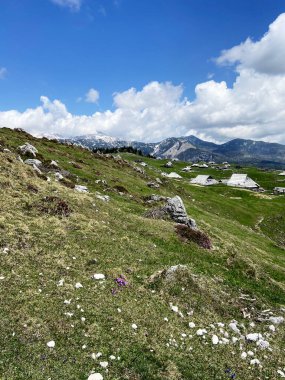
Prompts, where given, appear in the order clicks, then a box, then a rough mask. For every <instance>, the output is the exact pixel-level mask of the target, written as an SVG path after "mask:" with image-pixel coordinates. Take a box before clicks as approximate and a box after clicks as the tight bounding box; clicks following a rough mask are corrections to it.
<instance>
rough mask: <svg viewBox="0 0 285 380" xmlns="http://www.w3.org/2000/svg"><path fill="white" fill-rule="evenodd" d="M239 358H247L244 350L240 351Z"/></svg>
mask: <svg viewBox="0 0 285 380" xmlns="http://www.w3.org/2000/svg"><path fill="white" fill-rule="evenodd" d="M240 357H241V359H243V360H244V359H246V358H247V353H246V352H242V354H241V355H240Z"/></svg>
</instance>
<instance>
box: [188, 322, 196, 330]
mask: <svg viewBox="0 0 285 380" xmlns="http://www.w3.org/2000/svg"><path fill="white" fill-rule="evenodd" d="M188 326H189V327H190V329H194V327H196V325H195V323H194V322H189V324H188Z"/></svg>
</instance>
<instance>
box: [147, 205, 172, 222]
mask: <svg viewBox="0 0 285 380" xmlns="http://www.w3.org/2000/svg"><path fill="white" fill-rule="evenodd" d="M144 217H145V218H149V219H162V220H170V217H169V214H168V213H167V211H166V210H165V207H156V208H152V209H151V210H148V211H146V212H145V213H144Z"/></svg>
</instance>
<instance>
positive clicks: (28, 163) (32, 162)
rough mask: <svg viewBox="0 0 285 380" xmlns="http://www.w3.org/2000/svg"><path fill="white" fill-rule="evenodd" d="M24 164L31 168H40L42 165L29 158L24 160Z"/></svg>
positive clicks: (38, 161)
mask: <svg viewBox="0 0 285 380" xmlns="http://www.w3.org/2000/svg"><path fill="white" fill-rule="evenodd" d="M25 164H27V165H31V166H34V165H35V166H37V167H39V166H41V165H42V162H41V161H40V160H37V159H34V158H29V159H27V160H25Z"/></svg>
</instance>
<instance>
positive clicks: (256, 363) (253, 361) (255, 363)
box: [250, 359, 260, 365]
mask: <svg viewBox="0 0 285 380" xmlns="http://www.w3.org/2000/svg"><path fill="white" fill-rule="evenodd" d="M250 364H252V365H259V364H260V361H259V360H258V359H252V360H251V361H250Z"/></svg>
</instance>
